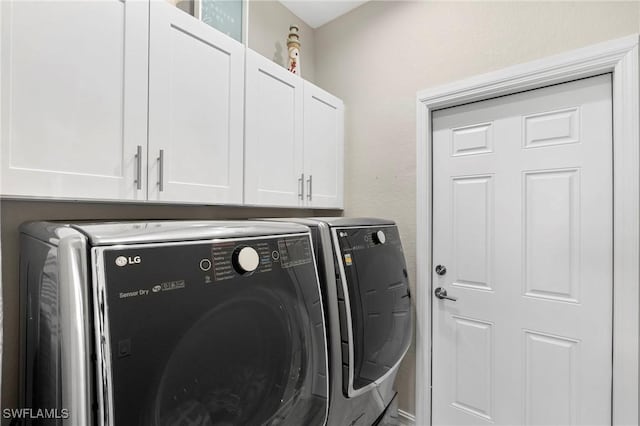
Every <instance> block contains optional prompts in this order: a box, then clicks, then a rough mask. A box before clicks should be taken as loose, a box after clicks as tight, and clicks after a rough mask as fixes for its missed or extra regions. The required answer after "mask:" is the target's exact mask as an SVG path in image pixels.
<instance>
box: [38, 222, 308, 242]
mask: <svg viewBox="0 0 640 426" xmlns="http://www.w3.org/2000/svg"><path fill="white" fill-rule="evenodd" d="M49 225H54V226H56V227H58V228H62V225H60V224H51V223H49ZM69 226H70V227H71V228H73V229H74V230H79V231H80V232H82V233H84V234H85V235H87V237H88V238H89V241H90V242H91V245H92V246H111V245H115V244H146V243H156V242H162V243H166V242H168V241H177V242H184V241H202V240H214V239H218V238H245V237H246V238H252V237H258V236H265V235H282V234H296V233H305V232H308V230H309V228H307V227H306V226H304V225H299V224H292V223H283V222H257V221H246V220H245V221H241V220H237V221H219V220H218V221H194V220H185V221H175V220H173V221H146V222H136V221H133V222H131V221H130V222H104V223H93V224H73V223H72V224H70V225H69ZM74 232H75V231H74Z"/></svg>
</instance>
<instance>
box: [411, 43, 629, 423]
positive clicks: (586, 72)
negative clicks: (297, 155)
mask: <svg viewBox="0 0 640 426" xmlns="http://www.w3.org/2000/svg"><path fill="white" fill-rule="evenodd" d="M638 37H639V36H638V35H633V36H628V37H624V38H621V39H616V40H612V41H608V42H604V43H599V44H596V45H592V46H588V47H585V48H581V49H578V50H574V51H571V52H568V53H563V54H560V55H556V56H552V57H548V58H545V59H542V60H538V61H534V62H529V63H526V64H522V65H516V66H513V67H509V68H506V69H503V70H500V71H496V72H492V73H488V74H483V75H480V76H476V77H472V78H469V79H466V80H462V81H459V82H456V83H452V84H448V85H445V86H441V87H437V88H433V89H427V90H424V91H420V92H418V94H417V103H416V106H417V108H416V109H417V111H416V113H417V116H416V118H417V120H416V123H417V137H416V142H417V199H416V202H417V218H416V220H417V231H416V259H417V277H416V293H417V297H416V311H417V315H416V318H417V327H416V351H417V354H416V356H417V361H416V364H417V371H416V424H417V425H429V424H430V423H431V420H430V419H431V342H432V340H431V339H432V334H431V298H432V283H431V268H432V265H431V256H432V253H431V228H432V205H431V200H432V167H431V161H432V157H431V155H432V154H431V152H432V150H431V144H432V137H431V133H432V128H431V113H432V111H434V110H436V109H441V108H446V107H451V106H456V105H460V104H464V103H468V102H473V101H480V100H484V99H489V98H493V97H496V96H502V95H508V94H512V93H516V92H521V91H524V90H530V89H536V88H540V87H543V86H548V85H551V84H557V83H563V82H567V81H570V80H575V79H578V78H583V77H589V76H594V75H598V74H602V73H608V72H611V73H613V164H614V168H613V182H614V183H613V223H614V226H613V228H614V229H613V250H614V257H613V287H614V291H613V395H612V401H613V406H612V415H613V423H612V424H613V425H615V426H622V425H637V424H638V420H639V413H638V397H639V389H638V386H639V381H638V367H639V365H638V362H639V358H638V352H639V350H638V349H639V347H638V345H639V340H640V315H639V313H640V292H639V291H638V287H639V279H640V147H639V144H640V131H639V127H640V84H639V83H640V74H639V64H638V41H639V38H638Z"/></svg>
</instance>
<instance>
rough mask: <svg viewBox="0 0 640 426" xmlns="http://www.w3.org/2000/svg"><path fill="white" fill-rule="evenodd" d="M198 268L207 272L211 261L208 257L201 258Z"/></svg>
mask: <svg viewBox="0 0 640 426" xmlns="http://www.w3.org/2000/svg"><path fill="white" fill-rule="evenodd" d="M200 269H202V270H203V271H204V272H207V271H208V270H209V269H211V261H210V260H209V259H202V260H201V261H200Z"/></svg>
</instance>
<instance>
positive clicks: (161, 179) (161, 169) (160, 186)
mask: <svg viewBox="0 0 640 426" xmlns="http://www.w3.org/2000/svg"><path fill="white" fill-rule="evenodd" d="M158 190H159V191H160V192H162V191H164V149H161V150H160V156H159V157H158Z"/></svg>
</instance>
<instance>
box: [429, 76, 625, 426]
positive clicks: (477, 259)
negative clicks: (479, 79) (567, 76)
mask: <svg viewBox="0 0 640 426" xmlns="http://www.w3.org/2000/svg"><path fill="white" fill-rule="evenodd" d="M611 117H612V106H611V77H610V75H603V76H599V77H593V78H589V79H585V80H579V81H575V82H571V83H566V84H562V85H557V86H552V87H547V88H543V89H538V90H535V91H530V92H525V93H520V94H515V95H511V96H507V97H502V98H497V99H492V100H487V101H483V102H478V103H473V104H468V105H464V106H460V107H456V108H450V109H445V110H441V111H436V112H434V113H433V182H434V183H433V194H434V195H433V212H434V213H433V214H434V216H433V218H434V219H433V220H434V222H433V236H434V237H433V238H434V239H433V265H443V266H445V267H446V273H442V272H443V271H440V272H441V274H438V273H436V272H435V271H434V272H433V287H434V288H437V287H442V288H443V289H445V290H446V292H447V295H448V296H452V297H455V298H457V300H456V301H452V300H447V299H439V298H437V297H435V296H434V297H433V358H432V359H433V361H432V362H433V366H432V367H433V373H432V374H433V376H432V377H433V379H432V380H433V383H432V384H433V389H432V405H433V406H432V408H433V411H432V414H433V417H432V419H433V424H434V425H478V424H501V425H520V424H522V425H586V424H594V425H605V424H610V421H611V374H612V368H611V363H612V281H613V280H612V226H613V225H612V201H613V200H612V185H613V182H612V122H611V120H612V119H611Z"/></svg>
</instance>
